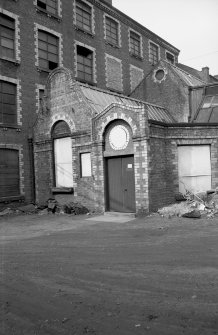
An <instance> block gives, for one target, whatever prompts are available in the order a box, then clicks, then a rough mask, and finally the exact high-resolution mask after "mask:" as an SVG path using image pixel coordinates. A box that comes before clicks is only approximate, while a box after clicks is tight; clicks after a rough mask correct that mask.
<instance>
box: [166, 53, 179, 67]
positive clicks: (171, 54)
mask: <svg viewBox="0 0 218 335" xmlns="http://www.w3.org/2000/svg"><path fill="white" fill-rule="evenodd" d="M167 54H168V55H170V56H172V57H173V63H172V62H171V61H169V59H168V58H167ZM165 58H166V61H167V62H168V63H170V64H172V65H175V61H176V59H175V55H174V54H173V53H171V52H169V51H168V50H165Z"/></svg>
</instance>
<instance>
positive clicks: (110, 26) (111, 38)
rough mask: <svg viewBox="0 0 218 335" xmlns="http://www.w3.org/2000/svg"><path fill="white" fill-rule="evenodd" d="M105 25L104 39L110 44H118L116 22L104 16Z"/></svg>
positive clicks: (117, 26) (117, 25)
mask: <svg viewBox="0 0 218 335" xmlns="http://www.w3.org/2000/svg"><path fill="white" fill-rule="evenodd" d="M105 26H106V40H107V41H108V42H109V43H111V44H114V45H118V44H119V24H118V22H117V21H115V20H113V19H112V18H110V17H108V16H106V18H105Z"/></svg>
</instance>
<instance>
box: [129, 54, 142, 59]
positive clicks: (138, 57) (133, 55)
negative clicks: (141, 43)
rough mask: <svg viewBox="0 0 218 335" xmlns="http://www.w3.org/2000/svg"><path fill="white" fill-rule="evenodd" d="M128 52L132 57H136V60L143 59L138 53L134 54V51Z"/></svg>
mask: <svg viewBox="0 0 218 335" xmlns="http://www.w3.org/2000/svg"><path fill="white" fill-rule="evenodd" d="M129 54H130V56H131V57H134V58H136V59H138V60H143V57H142V56H140V55H136V54H134V53H132V52H130V53H129Z"/></svg>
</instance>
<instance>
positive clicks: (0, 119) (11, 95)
mask: <svg viewBox="0 0 218 335" xmlns="http://www.w3.org/2000/svg"><path fill="white" fill-rule="evenodd" d="M16 91H17V86H16V85H15V84H12V83H9V82H6V81H0V124H10V125H13V124H16V123H17V112H16V109H17V104H16V96H17V93H16Z"/></svg>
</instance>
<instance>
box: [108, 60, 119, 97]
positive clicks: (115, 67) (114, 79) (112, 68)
mask: <svg viewBox="0 0 218 335" xmlns="http://www.w3.org/2000/svg"><path fill="white" fill-rule="evenodd" d="M106 78H107V87H108V88H110V89H111V90H114V91H119V92H122V91H123V80H122V63H121V60H119V59H117V58H115V57H111V56H109V55H106Z"/></svg>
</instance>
